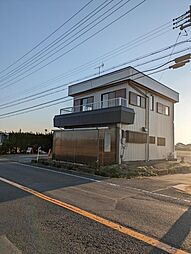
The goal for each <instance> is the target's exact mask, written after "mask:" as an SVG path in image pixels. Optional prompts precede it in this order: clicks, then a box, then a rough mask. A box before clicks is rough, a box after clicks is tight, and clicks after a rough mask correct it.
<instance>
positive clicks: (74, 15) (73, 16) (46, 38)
mask: <svg viewBox="0 0 191 254" xmlns="http://www.w3.org/2000/svg"><path fill="white" fill-rule="evenodd" d="M93 1H94V0H90V1H89V2H88V3H87V4H85V5H84V6H83V7H82V8H80V9H79V10H78V11H77V12H76V13H74V14H73V15H72V16H71V17H70V18H69V19H67V20H66V21H65V22H64V23H63V24H61V25H60V26H59V27H58V28H56V29H55V30H54V31H53V32H52V33H50V34H49V35H48V36H47V37H45V38H44V39H43V40H42V41H40V42H39V43H38V44H37V45H36V46H34V47H33V48H32V49H30V50H29V51H28V52H26V53H25V54H24V55H23V56H21V57H20V58H18V59H17V60H16V61H15V62H13V63H12V64H10V65H9V66H7V67H6V68H5V69H4V70H2V71H1V72H0V74H1V73H3V72H4V71H6V70H8V69H9V68H11V67H12V66H13V65H15V64H16V63H18V62H19V61H20V60H22V59H23V58H24V57H25V56H27V55H29V54H30V53H31V52H32V51H34V50H35V49H36V48H38V47H39V46H40V45H41V44H43V43H44V42H45V41H47V40H48V39H49V38H50V37H51V36H52V35H54V34H55V33H56V32H57V31H58V30H60V29H61V28H62V27H63V26H65V25H66V24H67V23H69V22H70V21H71V20H72V19H73V18H75V17H76V16H77V15H78V14H79V13H80V12H82V11H83V10H84V9H85V8H86V7H87V6H88V5H90V4H91V3H92V2H93Z"/></svg>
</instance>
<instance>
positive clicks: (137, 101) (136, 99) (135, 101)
mask: <svg viewBox="0 0 191 254" xmlns="http://www.w3.org/2000/svg"><path fill="white" fill-rule="evenodd" d="M129 104H131V105H134V106H137V107H141V108H145V107H146V99H145V98H144V97H143V96H141V95H138V94H136V93H133V92H129Z"/></svg>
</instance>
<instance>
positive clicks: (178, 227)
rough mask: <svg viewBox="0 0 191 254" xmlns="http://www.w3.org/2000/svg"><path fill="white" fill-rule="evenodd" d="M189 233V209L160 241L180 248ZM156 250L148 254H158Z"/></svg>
mask: <svg viewBox="0 0 191 254" xmlns="http://www.w3.org/2000/svg"><path fill="white" fill-rule="evenodd" d="M190 231H191V207H189V209H188V210H187V211H185V212H184V213H183V214H182V216H181V217H180V218H179V219H178V220H177V221H176V222H175V223H174V224H173V225H172V227H171V228H170V229H169V231H168V232H167V233H166V234H165V235H164V236H163V237H162V238H161V239H160V241H161V242H163V243H167V244H169V245H170V246H173V247H176V248H181V247H182V245H183V243H184V241H185V239H186V238H187V236H188V234H189V233H190ZM159 253H161V251H159V250H158V249H156V248H153V250H152V251H151V252H150V253H149V254H159Z"/></svg>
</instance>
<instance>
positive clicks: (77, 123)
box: [54, 97, 135, 128]
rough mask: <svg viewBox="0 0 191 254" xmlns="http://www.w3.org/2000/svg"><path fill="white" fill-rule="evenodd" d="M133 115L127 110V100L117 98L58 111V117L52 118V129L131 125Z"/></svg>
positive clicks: (131, 111) (132, 112) (129, 109)
mask: <svg viewBox="0 0 191 254" xmlns="http://www.w3.org/2000/svg"><path fill="white" fill-rule="evenodd" d="M134 115H135V113H134V110H133V109H131V108H128V101H127V99H124V98H121V97H119V98H114V99H110V100H107V101H100V102H94V103H91V104H86V105H79V106H75V107H68V108H63V109H61V110H60V115H57V116H55V117H54V127H59V128H86V127H102V126H109V125H115V124H117V123H124V124H133V123H134Z"/></svg>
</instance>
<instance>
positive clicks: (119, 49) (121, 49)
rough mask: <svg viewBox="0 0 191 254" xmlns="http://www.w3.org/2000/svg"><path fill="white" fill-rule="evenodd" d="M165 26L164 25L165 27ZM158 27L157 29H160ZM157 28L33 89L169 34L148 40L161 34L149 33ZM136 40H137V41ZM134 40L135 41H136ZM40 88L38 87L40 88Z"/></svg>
mask: <svg viewBox="0 0 191 254" xmlns="http://www.w3.org/2000/svg"><path fill="white" fill-rule="evenodd" d="M168 23H169V22H168ZM168 23H166V24H168ZM166 24H165V25H166ZM162 26H164V25H162ZM162 26H160V27H162ZM160 27H158V28H160ZM158 28H155V29H153V30H151V31H150V32H149V33H146V34H145V35H141V36H139V37H137V38H136V39H134V40H132V41H130V42H128V43H127V44H124V45H122V46H120V47H117V48H115V49H113V50H112V51H109V52H107V53H106V54H104V55H102V56H100V57H97V58H95V59H94V60H91V61H89V62H87V63H85V64H83V65H81V66H78V67H76V68H74V69H72V70H70V71H68V72H66V73H64V74H61V75H59V76H56V77H55V78H52V79H49V80H47V81H46V82H43V83H40V85H38V86H35V88H36V87H39V86H41V85H43V84H45V86H47V82H55V81H61V80H62V79H65V78H68V77H70V76H73V74H76V73H79V72H81V71H83V70H86V69H87V67H88V68H90V67H91V66H92V67H93V66H94V65H97V64H98V61H99V60H101V61H102V62H103V61H104V62H105V61H106V60H108V59H111V58H112V57H113V56H118V55H120V54H122V53H124V52H126V51H127V50H128V49H129V48H130V49H133V48H135V47H137V46H139V45H141V44H143V43H145V42H147V41H150V40H153V39H155V38H157V37H159V36H161V35H163V34H164V33H167V32H169V30H166V31H165V32H162V33H160V34H158V35H157V36H155V37H152V38H149V37H151V36H152V35H154V34H156V33H158V32H161V30H158V31H156V32H154V33H153V34H152V33H151V32H153V31H154V30H157V29H158ZM163 29H164V28H163ZM163 29H162V30H163ZM150 33H151V34H150ZM149 34H150V35H149ZM146 35H148V36H146ZM145 36H146V37H145ZM147 38H148V40H146V41H145V39H147ZM137 39H139V40H137ZM136 40H137V41H136ZM137 43H139V44H137ZM131 44H132V46H131ZM67 74H68V75H67ZM41 87H42V86H41ZM41 87H40V88H41ZM32 90H34V88H33V89H32ZM26 91H27V92H28V91H30V90H26Z"/></svg>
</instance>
